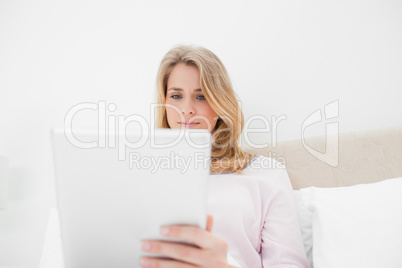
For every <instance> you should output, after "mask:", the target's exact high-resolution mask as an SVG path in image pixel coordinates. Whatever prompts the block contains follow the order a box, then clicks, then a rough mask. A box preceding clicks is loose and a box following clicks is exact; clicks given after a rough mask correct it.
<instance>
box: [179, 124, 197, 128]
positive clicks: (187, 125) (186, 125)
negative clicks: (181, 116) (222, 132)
mask: <svg viewBox="0 0 402 268" xmlns="http://www.w3.org/2000/svg"><path fill="white" fill-rule="evenodd" d="M180 124H181V125H183V126H185V127H192V126H195V125H198V124H199V123H180Z"/></svg>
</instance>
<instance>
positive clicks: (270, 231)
mask: <svg viewBox="0 0 402 268" xmlns="http://www.w3.org/2000/svg"><path fill="white" fill-rule="evenodd" d="M276 180H277V181H276V182H275V192H274V193H275V194H274V196H273V197H272V198H270V199H269V202H270V203H269V204H268V205H267V209H266V214H265V220H264V224H263V228H262V231H261V258H262V264H263V267H269V268H285V267H289V268H290V267H299V268H302V267H303V268H311V267H310V263H309V262H308V259H307V257H306V253H305V250H304V245H303V240H302V236H301V230H300V224H299V219H298V215H297V210H296V203H295V200H294V193H293V188H292V185H291V183H290V179H289V176H288V173H287V171H286V169H285V168H283V169H281V170H280V171H278V176H277V178H276Z"/></svg>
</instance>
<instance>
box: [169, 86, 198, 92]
mask: <svg viewBox="0 0 402 268" xmlns="http://www.w3.org/2000/svg"><path fill="white" fill-rule="evenodd" d="M171 90H173V91H183V89H182V88H178V87H171V88H169V89H168V90H167V91H171ZM194 92H202V90H201V88H197V89H194Z"/></svg>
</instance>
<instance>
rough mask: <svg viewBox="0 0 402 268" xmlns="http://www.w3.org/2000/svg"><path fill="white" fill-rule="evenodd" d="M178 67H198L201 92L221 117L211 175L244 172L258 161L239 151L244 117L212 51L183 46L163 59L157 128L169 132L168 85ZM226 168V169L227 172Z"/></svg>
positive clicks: (230, 84) (157, 101) (212, 155)
mask: <svg viewBox="0 0 402 268" xmlns="http://www.w3.org/2000/svg"><path fill="white" fill-rule="evenodd" d="M178 63H185V64H186V65H189V66H194V67H196V68H197V69H198V70H199V72H200V80H201V81H200V85H201V90H202V92H203V94H204V96H205V98H206V100H207V102H208V104H209V105H210V106H211V108H212V109H213V110H214V111H215V112H216V113H217V114H218V115H219V118H218V121H217V123H216V126H215V128H214V130H213V132H212V151H211V169H210V171H211V172H224V171H225V172H227V171H234V172H236V173H239V174H242V172H241V170H242V169H243V168H244V167H245V166H246V165H247V164H248V162H249V161H250V160H251V159H252V158H253V157H254V155H250V154H248V153H246V152H244V151H243V150H242V149H241V148H240V147H239V138H240V135H241V132H242V131H243V127H244V116H243V113H242V111H241V108H240V105H239V103H238V101H237V98H236V94H235V92H234V90H233V87H232V83H231V82H230V79H229V75H228V73H227V71H226V68H225V66H224V65H223V63H222V62H221V60H220V59H219V58H218V57H217V56H216V55H215V54H214V53H213V52H211V51H210V50H208V49H206V48H203V47H199V46H191V45H179V46H175V47H173V48H172V49H171V50H169V51H168V52H167V53H166V55H165V56H164V57H163V59H162V61H161V63H160V66H159V70H158V74H157V79H156V103H157V104H160V105H159V107H160V108H158V109H157V112H156V121H155V124H156V125H155V127H156V128H169V124H168V120H167V113H166V107H165V106H164V104H165V102H166V90H167V81H168V78H169V75H170V73H171V72H172V70H173V68H174V67H175V66H176V64H178ZM223 167H224V168H223Z"/></svg>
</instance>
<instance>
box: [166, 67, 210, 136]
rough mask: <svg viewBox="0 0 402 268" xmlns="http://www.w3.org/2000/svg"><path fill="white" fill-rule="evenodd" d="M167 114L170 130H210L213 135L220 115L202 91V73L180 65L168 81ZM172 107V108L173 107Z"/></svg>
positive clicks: (194, 68) (174, 69)
mask: <svg viewBox="0 0 402 268" xmlns="http://www.w3.org/2000/svg"><path fill="white" fill-rule="evenodd" d="M166 104H168V105H166V113H167V119H168V123H169V126H170V128H199V129H208V130H209V132H211V133H212V131H213V129H214V128H215V125H216V122H217V119H218V114H217V113H216V112H215V111H214V110H213V109H212V108H211V106H209V104H208V102H207V100H206V99H205V97H204V95H203V94H202V91H201V86H200V72H199V71H198V69H197V68H196V67H194V66H188V65H186V64H184V63H178V64H177V65H176V66H175V67H174V68H173V70H172V72H171V73H170V76H169V78H168V81H167V92H166ZM171 105H172V106H171Z"/></svg>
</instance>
